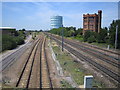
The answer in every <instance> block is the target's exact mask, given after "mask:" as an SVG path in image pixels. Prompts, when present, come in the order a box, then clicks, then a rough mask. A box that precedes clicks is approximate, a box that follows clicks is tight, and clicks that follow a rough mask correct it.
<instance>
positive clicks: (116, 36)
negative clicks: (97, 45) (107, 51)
mask: <svg viewBox="0 0 120 90" xmlns="http://www.w3.org/2000/svg"><path fill="white" fill-rule="evenodd" d="M117 38H118V25H117V26H116V35H115V50H116V49H117Z"/></svg>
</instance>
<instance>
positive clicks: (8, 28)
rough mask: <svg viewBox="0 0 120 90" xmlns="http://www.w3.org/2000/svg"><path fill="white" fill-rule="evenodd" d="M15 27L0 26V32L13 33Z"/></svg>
mask: <svg viewBox="0 0 120 90" xmlns="http://www.w3.org/2000/svg"><path fill="white" fill-rule="evenodd" d="M15 31H16V28H13V27H0V32H1V34H7V35H13V34H14V32H15Z"/></svg>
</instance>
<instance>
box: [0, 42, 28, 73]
mask: <svg viewBox="0 0 120 90" xmlns="http://www.w3.org/2000/svg"><path fill="white" fill-rule="evenodd" d="M27 45H28V44H26V45H25V46H23V47H21V48H19V49H18V50H17V51H15V52H13V53H11V54H10V55H8V56H7V57H5V58H3V59H2V61H1V62H0V63H2V70H1V71H4V70H5V69H6V68H7V67H9V66H10V65H11V64H13V62H14V61H15V60H17V59H18V58H19V57H20V56H21V55H22V54H23V52H24V51H25V50H27V49H28V47H27ZM1 71H0V72H1Z"/></svg>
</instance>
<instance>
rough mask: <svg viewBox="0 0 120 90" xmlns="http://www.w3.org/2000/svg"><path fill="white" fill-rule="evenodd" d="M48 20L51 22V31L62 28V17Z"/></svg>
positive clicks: (53, 17)
mask: <svg viewBox="0 0 120 90" xmlns="http://www.w3.org/2000/svg"><path fill="white" fill-rule="evenodd" d="M50 20H51V29H53V28H59V27H62V26H63V21H62V16H52V17H51V19H50Z"/></svg>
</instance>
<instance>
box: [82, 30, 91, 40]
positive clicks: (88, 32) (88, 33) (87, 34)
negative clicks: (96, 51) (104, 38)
mask: <svg viewBox="0 0 120 90" xmlns="http://www.w3.org/2000/svg"><path fill="white" fill-rule="evenodd" d="M90 36H91V31H86V32H85V34H84V36H83V40H84V42H86V41H87V40H88V38H89V37H90Z"/></svg>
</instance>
